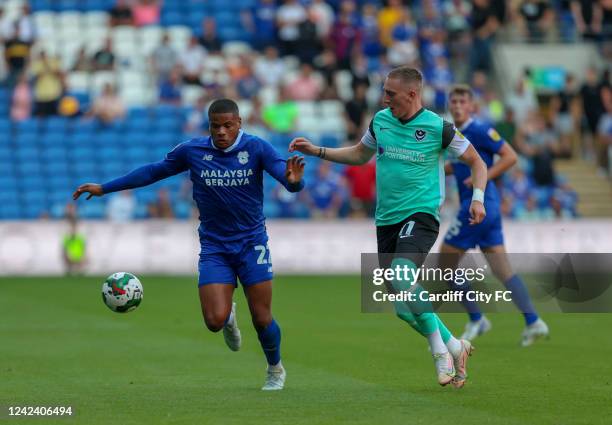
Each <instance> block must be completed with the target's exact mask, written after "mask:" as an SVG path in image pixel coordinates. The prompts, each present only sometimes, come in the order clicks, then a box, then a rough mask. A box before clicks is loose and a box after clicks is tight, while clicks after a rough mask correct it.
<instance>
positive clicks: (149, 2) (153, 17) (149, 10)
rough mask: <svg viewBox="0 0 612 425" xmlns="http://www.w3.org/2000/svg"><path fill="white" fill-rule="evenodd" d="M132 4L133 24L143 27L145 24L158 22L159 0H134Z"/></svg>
mask: <svg viewBox="0 0 612 425" xmlns="http://www.w3.org/2000/svg"><path fill="white" fill-rule="evenodd" d="M135 1H136V3H135V4H134V5H133V6H132V15H133V16H134V25H136V26H137V27H143V26H146V25H157V24H159V16H160V6H159V3H160V1H159V0H135Z"/></svg>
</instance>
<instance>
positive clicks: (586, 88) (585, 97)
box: [580, 67, 603, 159]
mask: <svg viewBox="0 0 612 425" xmlns="http://www.w3.org/2000/svg"><path fill="white" fill-rule="evenodd" d="M597 78H598V77H597V70H596V69H595V68H593V67H590V68H588V69H587V71H586V74H585V80H584V83H583V85H582V87H581V88H580V97H581V100H582V113H583V116H584V118H585V119H584V125H583V130H584V132H583V137H582V142H583V146H582V149H583V154H585V155H586V157H587V158H590V159H593V157H594V137H595V134H597V124H598V123H599V118H600V117H601V115H602V113H603V103H602V99H601V88H602V86H601V84H599V81H598V79H597Z"/></svg>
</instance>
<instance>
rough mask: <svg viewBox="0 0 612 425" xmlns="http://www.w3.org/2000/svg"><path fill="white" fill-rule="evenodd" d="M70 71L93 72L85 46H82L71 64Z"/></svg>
mask: <svg viewBox="0 0 612 425" xmlns="http://www.w3.org/2000/svg"><path fill="white" fill-rule="evenodd" d="M70 69H71V70H72V71H75V72H91V71H93V66H92V63H91V58H90V57H89V56H88V55H87V49H86V48H85V46H82V47H81V48H80V49H79V51H78V53H77V57H76V59H75V60H74V63H73V64H72V68H70Z"/></svg>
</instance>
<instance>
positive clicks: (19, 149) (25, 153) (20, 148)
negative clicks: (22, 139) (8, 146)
mask: <svg viewBox="0 0 612 425" xmlns="http://www.w3.org/2000/svg"><path fill="white" fill-rule="evenodd" d="M14 153H15V159H17V160H18V161H36V162H38V156H39V155H38V153H39V150H38V148H37V147H35V146H28V145H17V146H15V151H14Z"/></svg>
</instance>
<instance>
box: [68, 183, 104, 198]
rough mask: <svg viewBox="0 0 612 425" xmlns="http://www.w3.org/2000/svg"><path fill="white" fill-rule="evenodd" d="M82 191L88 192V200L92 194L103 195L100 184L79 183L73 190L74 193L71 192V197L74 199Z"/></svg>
mask: <svg viewBox="0 0 612 425" xmlns="http://www.w3.org/2000/svg"><path fill="white" fill-rule="evenodd" d="M83 193H89V196H88V197H87V200H90V199H91V198H92V197H93V196H102V195H104V191H103V190H102V185H101V184H96V183H85V184H82V185H80V186H79V187H78V188H77V190H75V191H74V193H73V194H72V199H74V200H75V201H76V200H77V199H79V196H81V195H82V194H83Z"/></svg>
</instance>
